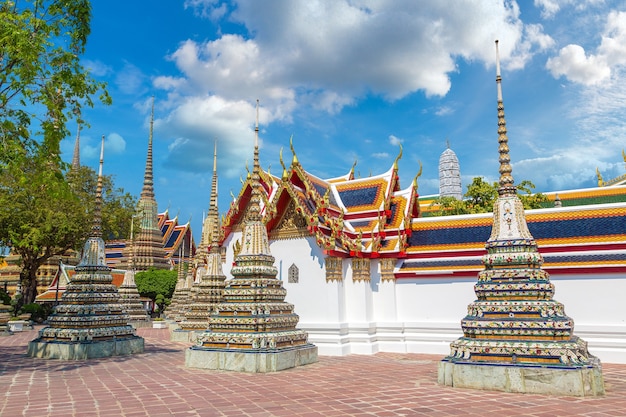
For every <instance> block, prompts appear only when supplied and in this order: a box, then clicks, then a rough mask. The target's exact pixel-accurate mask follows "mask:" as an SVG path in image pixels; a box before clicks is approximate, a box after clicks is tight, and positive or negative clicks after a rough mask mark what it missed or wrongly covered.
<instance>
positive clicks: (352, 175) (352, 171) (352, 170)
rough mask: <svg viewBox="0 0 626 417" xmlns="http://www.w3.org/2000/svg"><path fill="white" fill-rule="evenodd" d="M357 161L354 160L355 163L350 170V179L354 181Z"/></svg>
mask: <svg viewBox="0 0 626 417" xmlns="http://www.w3.org/2000/svg"><path fill="white" fill-rule="evenodd" d="M356 163H357V159H356V158H354V163H353V164H352V168H350V179H351V180H352V179H354V168H356Z"/></svg>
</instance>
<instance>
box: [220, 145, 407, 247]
mask: <svg viewBox="0 0 626 417" xmlns="http://www.w3.org/2000/svg"><path fill="white" fill-rule="evenodd" d="M290 145H291V146H290V147H291V150H292V153H293V158H292V161H291V165H290V166H289V167H287V166H285V164H284V162H283V159H282V152H281V158H280V159H281V164H282V165H283V174H282V177H281V178H280V179H278V178H276V177H274V176H271V175H269V174H268V173H266V172H263V171H261V174H260V177H261V182H262V184H263V186H262V187H261V190H262V192H261V214H262V215H263V218H264V221H265V223H266V226H267V229H268V232H269V233H270V236H271V238H273V239H275V238H285V237H293V236H294V235H300V236H315V237H316V241H317V242H318V244H319V245H320V246H321V247H322V248H323V249H324V250H325V251H326V252H327V253H329V254H334V255H336V256H343V257H347V256H364V257H378V256H381V254H383V255H384V254H390V255H392V256H393V255H394V254H397V253H401V252H403V250H404V249H405V245H406V234H407V233H410V231H409V225H410V221H411V219H412V218H413V217H416V216H417V215H418V214H419V207H418V205H417V204H416V203H415V202H416V198H417V176H416V178H415V180H414V181H413V183H412V184H411V185H410V186H409V187H407V188H404V189H401V188H400V178H399V175H398V167H397V162H398V159H400V157H401V156H402V150H400V154H399V155H398V157H397V158H396V160H395V161H394V163H393V165H392V166H391V167H390V168H389V169H388V170H387V171H385V172H383V173H381V174H378V175H373V176H369V177H366V178H354V165H353V166H352V168H351V169H350V171H349V173H348V174H346V175H344V176H341V177H335V178H330V179H322V178H319V177H317V176H315V175H313V174H311V173H310V172H308V171H306V170H305V169H304V167H303V166H302V165H301V164H300V162H299V160H298V158H297V156H296V152H295V150H294V147H293V144H290ZM251 190H252V187H251V184H250V178H248V179H247V180H246V181H245V182H244V183H243V187H242V189H241V192H240V194H239V196H238V197H237V198H235V199H234V200H233V202H232V204H231V207H230V210H229V212H228V213H227V215H226V216H225V219H226V220H225V222H224V228H225V237H226V236H228V234H229V233H231V232H232V231H233V230H235V228H236V227H237V225H238V224H239V223H240V222H241V220H242V219H243V216H244V213H245V211H246V208H247V206H248V204H249V201H250V195H251Z"/></svg>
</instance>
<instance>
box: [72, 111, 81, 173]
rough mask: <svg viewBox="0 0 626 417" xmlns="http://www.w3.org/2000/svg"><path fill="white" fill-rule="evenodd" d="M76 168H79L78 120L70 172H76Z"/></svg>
mask: <svg viewBox="0 0 626 417" xmlns="http://www.w3.org/2000/svg"><path fill="white" fill-rule="evenodd" d="M78 168H80V120H79V121H78V129H77V130H76V142H75V143H74V156H73V158H72V170H73V171H76V170H78Z"/></svg>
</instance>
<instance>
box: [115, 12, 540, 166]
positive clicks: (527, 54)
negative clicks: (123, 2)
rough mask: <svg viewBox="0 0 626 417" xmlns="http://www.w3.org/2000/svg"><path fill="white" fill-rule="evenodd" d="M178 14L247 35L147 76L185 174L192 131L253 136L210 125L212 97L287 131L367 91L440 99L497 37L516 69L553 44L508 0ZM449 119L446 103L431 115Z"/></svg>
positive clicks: (226, 38)
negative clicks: (163, 95) (296, 118)
mask: <svg viewBox="0 0 626 417" xmlns="http://www.w3.org/2000/svg"><path fill="white" fill-rule="evenodd" d="M185 6H186V7H189V8H193V9H194V11H195V12H196V14H197V15H199V16H203V17H204V18H207V19H213V20H215V19H218V20H219V21H220V22H221V21H224V22H231V23H232V22H234V23H236V24H240V25H242V26H244V27H245V28H246V29H247V33H248V34H249V35H247V37H246V36H243V35H241V34H235V33H224V34H222V35H221V36H219V37H218V38H217V39H212V40H206V41H197V40H191V39H188V40H185V41H183V42H182V43H181V44H180V45H179V47H178V49H177V50H176V51H174V52H173V53H172V54H171V55H170V56H169V59H171V60H172V61H173V62H174V64H175V65H176V67H177V68H178V70H179V71H180V74H179V75H167V76H160V77H157V78H155V79H154V80H153V86H154V87H156V88H159V89H162V90H165V91H167V94H168V100H167V102H164V103H162V104H161V105H162V108H166V109H169V111H171V113H170V114H169V115H168V116H165V117H162V118H161V121H160V123H161V128H162V129H164V130H167V131H168V132H169V134H170V135H171V136H170V137H179V138H185V140H189V141H191V142H186V141H183V142H179V143H178V144H177V145H176V146H175V147H173V148H172V150H171V152H173V153H172V154H171V155H170V158H169V160H168V163H169V164H172V165H176V166H178V165H180V167H181V168H187V169H191V168H192V167H193V169H200V167H201V166H204V165H205V160H204V158H201V157H200V153H199V152H198V151H199V149H198V148H195V147H193V146H192V144H196V145H197V144H198V143H200V142H199V141H200V140H201V139H199V137H198V135H199V134H200V132H203V134H207V133H209V134H212V133H218V134H219V136H221V137H232V138H233V143H239V142H238V141H241V140H243V139H242V138H246V139H247V138H248V137H249V136H246V133H247V134H248V135H249V133H250V132H249V129H250V124H251V122H252V121H253V120H254V119H253V115H252V114H250V112H240V113H238V114H236V115H235V114H233V115H229V117H228V118H225V119H216V117H217V116H219V117H222V115H217V114H216V113H215V112H214V111H215V108H214V107H213V104H215V103H216V102H217V101H219V102H220V103H221V106H222V108H229V107H232V108H242V107H246V108H247V109H248V110H250V109H251V108H252V107H253V100H254V99H255V98H257V97H258V98H261V99H262V103H261V104H262V109H264V112H265V115H264V116H265V121H266V122H273V121H281V122H285V123H290V122H291V120H292V119H291V117H292V114H293V113H294V112H295V111H296V110H297V109H299V108H301V107H307V106H308V107H310V108H312V109H314V110H322V111H325V112H327V113H329V114H336V113H338V112H340V111H341V110H342V109H343V108H344V107H346V106H352V105H355V104H356V103H358V102H359V100H361V99H363V98H364V97H366V96H367V95H376V96H380V97H383V98H385V99H387V100H392V101H393V100H397V99H400V98H402V97H405V96H407V95H409V94H412V93H415V92H420V94H424V95H426V96H428V97H442V96H445V95H446V94H447V93H448V91H449V90H450V86H451V81H450V74H452V73H454V72H456V71H458V68H457V65H456V62H455V61H456V60H458V59H464V60H467V61H478V62H484V63H485V64H486V65H492V64H493V63H494V61H495V54H494V52H493V50H494V48H493V41H494V40H495V39H496V38H500V39H501V40H502V42H501V50H500V56H501V58H502V62H503V64H504V65H505V67H506V66H508V67H510V68H522V67H523V66H524V65H525V64H526V63H527V62H528V61H529V60H530V59H531V57H532V55H533V54H534V53H535V51H537V50H544V49H545V48H548V47H550V46H551V45H552V43H551V38H550V37H549V36H547V35H546V34H545V33H543V28H542V27H541V26H540V25H534V26H528V27H527V26H525V25H524V24H523V22H522V21H521V19H520V11H519V7H518V6H517V3H516V2H515V1H506V2H502V1H496V0H491V1H473V0H459V1H458V2H457V3H456V4H455V7H450V6H449V5H448V4H445V3H442V2H440V1H438V0H428V1H420V2H415V1H396V0H378V1H370V0H350V1H348V0H337V1H314V0H312V1H307V2H292V1H281V0H267V1H264V2H258V1H252V0H239V1H237V2H236V3H234V4H233V5H230V6H228V7H225V6H224V3H223V2H220V1H217V0H187V1H186V3H185ZM125 73H126V74H125V77H126V81H127V82H126V83H124V84H125V85H127V86H129V88H128V89H129V90H130V89H131V87H134V88H138V86H139V81H140V78H139V77H133V75H137V74H135V73H133V71H132V68H129V69H128V70H127V71H125ZM132 81H136V82H135V83H133V82H132ZM192 107H193V108H192ZM192 110H193V111H194V112H199V113H201V114H202V116H201V119H202V120H197V119H194V118H193V117H192V116H191V113H193V112H192ZM447 111H448V110H447V109H446V108H445V107H442V108H441V109H440V111H439V112H438V114H439V115H443V114H448V113H447ZM225 121H227V122H228V123H230V125H232V124H234V125H236V126H239V127H240V126H246V129H241V128H239V127H238V128H236V129H234V132H238V133H239V134H240V135H243V136H239V137H238V139H235V136H236V135H235V133H233V132H227V129H226V128H225V127H224V122H225ZM244 131H245V132H246V133H244ZM228 146H230V145H228ZM236 150H238V149H235V148H233V149H232V150H231V151H228V152H231V154H232V155H235V153H236ZM183 151H184V152H187V151H189V152H193V153H187V154H186V156H187V158H188V160H187V162H186V163H184V164H183V163H178V162H176V161H177V160H178V159H179V158H180V159H184V158H182V156H183Z"/></svg>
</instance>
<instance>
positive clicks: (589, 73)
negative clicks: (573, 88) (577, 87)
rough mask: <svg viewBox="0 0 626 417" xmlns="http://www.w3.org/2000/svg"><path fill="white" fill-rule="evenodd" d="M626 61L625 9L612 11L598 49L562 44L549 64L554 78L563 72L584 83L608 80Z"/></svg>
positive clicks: (565, 75)
mask: <svg viewBox="0 0 626 417" xmlns="http://www.w3.org/2000/svg"><path fill="white" fill-rule="evenodd" d="M624 64H626V12H617V11H611V12H610V13H609V14H608V15H607V18H606V24H605V28H604V31H603V34H602V42H601V44H600V45H599V46H598V48H597V51H596V53H587V52H586V51H585V49H584V48H583V47H582V46H580V45H575V44H570V45H567V46H565V47H564V48H561V50H560V51H559V54H558V56H556V57H554V58H550V59H548V61H547V63H546V68H547V69H548V70H550V72H551V73H552V75H553V76H554V77H555V78H559V77H561V76H564V77H566V78H567V79H568V80H570V81H573V82H575V83H579V84H583V85H587V86H589V85H596V84H599V83H601V82H604V81H606V80H608V79H609V78H610V77H611V73H612V71H614V70H615V68H616V67H619V66H623V65H624Z"/></svg>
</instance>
